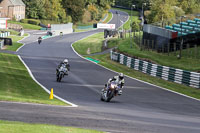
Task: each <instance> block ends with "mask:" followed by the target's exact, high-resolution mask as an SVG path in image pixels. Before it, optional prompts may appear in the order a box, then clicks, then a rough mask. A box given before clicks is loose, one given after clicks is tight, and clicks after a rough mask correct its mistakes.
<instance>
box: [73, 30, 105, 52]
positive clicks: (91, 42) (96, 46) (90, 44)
mask: <svg viewBox="0 0 200 133" xmlns="http://www.w3.org/2000/svg"><path fill="white" fill-rule="evenodd" d="M103 34H104V33H103V32H101V33H97V34H95V35H92V36H90V37H89V38H85V39H83V40H81V41H79V42H77V43H76V45H73V46H74V49H75V50H76V51H77V52H78V53H79V54H81V55H87V54H92V53H97V52H101V47H102V41H103V40H104V38H103Z"/></svg>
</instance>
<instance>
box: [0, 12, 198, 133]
mask: <svg viewBox="0 0 200 133" xmlns="http://www.w3.org/2000/svg"><path fill="white" fill-rule="evenodd" d="M111 12H112V13H113V18H112V20H111V21H110V23H114V24H117V25H116V27H118V26H119V25H118V23H117V22H118V21H119V20H122V21H124V22H125V21H126V20H127V19H128V15H127V14H126V13H124V12H120V11H118V14H116V11H114V10H111ZM98 32H102V30H92V31H88V32H80V33H72V34H67V35H64V36H62V37H60V36H57V37H52V38H48V39H45V40H43V41H42V43H41V45H38V44H37V42H32V41H31V38H26V39H25V40H24V42H25V43H26V44H25V45H24V46H23V47H22V48H20V50H19V51H18V52H17V54H18V55H19V56H20V57H21V59H22V60H23V61H24V63H25V64H26V65H27V67H28V68H29V69H30V71H31V73H32V74H33V76H34V78H35V79H36V80H37V81H38V82H39V83H40V84H41V85H42V86H44V87H45V88H46V89H48V90H49V91H50V89H51V88H54V94H55V95H56V96H58V97H60V98H62V99H63V100H66V101H69V102H70V103H73V104H74V105H78V107H75V108H73V107H65V106H52V105H38V104H23V103H13V102H0V119H1V120H12V121H22V122H28V123H45V124H55V125H63V126H73V127H81V128H90V129H97V130H101V131H105V132H111V133H199V132H200V101H198V100H195V99H191V98H189V97H185V96H182V95H180V94H177V93H173V92H171V91H167V90H165V89H162V88H159V87H156V86H153V85H151V84H147V83H145V82H142V81H139V80H136V79H132V78H130V77H125V87H124V91H123V95H122V96H118V97H115V98H114V99H112V100H111V102H109V103H107V102H102V101H100V92H101V89H102V88H103V87H104V84H105V83H106V82H107V80H108V79H109V78H111V77H113V76H114V75H116V74H117V73H116V72H113V71H111V70H108V69H106V68H104V67H102V66H100V65H97V64H95V63H93V62H91V61H88V60H86V59H83V58H81V57H80V56H79V55H78V54H77V53H76V52H75V51H74V50H73V48H72V44H73V43H74V42H76V41H78V40H80V39H83V38H85V37H88V36H90V35H93V34H95V33H98ZM29 39H30V40H29ZM29 41H30V42H31V43H28V42H29ZM65 58H67V59H68V60H69V63H70V65H71V71H70V72H69V75H68V76H66V77H65V78H63V80H62V82H60V83H58V82H56V76H55V72H56V67H57V65H58V64H59V63H60V62H61V61H62V60H63V59H65Z"/></svg>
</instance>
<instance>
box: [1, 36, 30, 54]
mask: <svg viewBox="0 0 200 133" xmlns="http://www.w3.org/2000/svg"><path fill="white" fill-rule="evenodd" d="M25 36H27V34H25V35H24V36H9V38H12V42H13V45H11V46H10V45H6V46H5V47H6V50H10V51H16V50H17V49H18V48H19V47H21V46H22V45H23V44H22V43H18V42H17V41H19V40H21V39H23V38H24V37H25Z"/></svg>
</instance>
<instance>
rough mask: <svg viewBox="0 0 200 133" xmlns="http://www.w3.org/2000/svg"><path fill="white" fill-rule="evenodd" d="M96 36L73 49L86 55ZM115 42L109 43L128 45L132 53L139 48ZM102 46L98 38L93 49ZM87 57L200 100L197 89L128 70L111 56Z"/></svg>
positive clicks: (82, 41) (79, 43)
mask: <svg viewBox="0 0 200 133" xmlns="http://www.w3.org/2000/svg"><path fill="white" fill-rule="evenodd" d="M95 36H96V37H100V35H99V36H97V34H96V35H93V36H90V37H88V38H86V39H84V40H80V41H78V42H76V43H74V44H73V47H74V48H75V50H76V51H77V52H78V53H79V54H82V55H84V54H85V53H84V52H82V47H86V48H90V42H91V41H92V39H93V38H94V37H95ZM86 40H87V41H88V43H86ZM113 41H115V43H114V44H110V43H109V46H111V47H113V46H116V45H119V46H122V47H123V46H124V45H128V47H127V49H129V50H130V51H132V50H133V49H136V48H137V46H136V45H134V47H133V49H130V44H129V43H128V42H130V40H129V41H128V42H127V44H124V43H123V45H122V43H121V42H119V41H118V40H116V39H114V40H113ZM122 41H123V40H122ZM116 42H117V43H116ZM100 44H102V40H101V39H97V38H96V41H94V42H93V47H95V46H96V47H100V46H99V45H100ZM120 44H121V45H120ZM148 54H149V56H150V53H148ZM86 57H90V58H93V59H95V60H99V61H100V64H101V65H102V66H105V67H107V68H109V69H111V70H114V71H117V72H122V73H124V74H126V75H128V76H130V77H133V78H136V79H139V80H143V81H146V82H148V83H151V84H155V85H157V86H160V87H164V88H167V89H169V90H173V91H176V92H179V93H182V94H185V95H188V96H191V97H194V98H197V99H200V90H199V89H195V88H192V87H188V86H185V85H181V84H177V83H174V82H170V81H166V80H163V79H161V78H157V77H152V76H150V75H147V74H144V73H142V72H139V71H135V70H133V69H131V68H128V67H126V66H124V65H121V64H119V63H117V62H114V61H112V60H110V55H109V54H105V55H94V56H86ZM157 57H159V58H160V55H157Z"/></svg>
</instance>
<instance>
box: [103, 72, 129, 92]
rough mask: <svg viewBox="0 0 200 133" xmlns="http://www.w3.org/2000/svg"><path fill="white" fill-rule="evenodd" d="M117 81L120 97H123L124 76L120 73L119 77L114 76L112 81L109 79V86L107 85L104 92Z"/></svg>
mask: <svg viewBox="0 0 200 133" xmlns="http://www.w3.org/2000/svg"><path fill="white" fill-rule="evenodd" d="M112 81H115V82H117V84H118V86H119V88H118V95H122V88H123V87H124V83H125V82H124V74H123V73H119V75H117V76H114V77H113V78H112V79H109V80H108V82H107V84H105V88H104V89H103V90H102V91H105V90H106V89H107V87H108V85H109V84H110V83H111V82H112Z"/></svg>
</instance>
